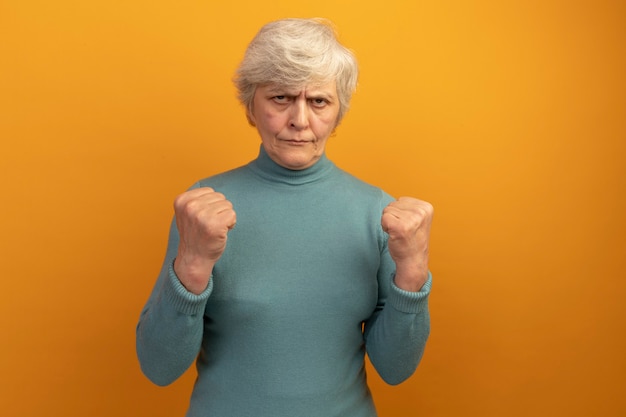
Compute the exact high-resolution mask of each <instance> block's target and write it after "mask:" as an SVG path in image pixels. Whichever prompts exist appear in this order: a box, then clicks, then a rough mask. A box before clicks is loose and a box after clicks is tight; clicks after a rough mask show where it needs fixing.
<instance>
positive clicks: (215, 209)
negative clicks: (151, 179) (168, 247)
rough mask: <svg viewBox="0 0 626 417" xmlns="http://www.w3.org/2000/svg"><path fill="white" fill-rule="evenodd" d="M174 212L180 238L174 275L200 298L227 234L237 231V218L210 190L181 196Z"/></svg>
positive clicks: (186, 193) (202, 189)
mask: <svg viewBox="0 0 626 417" xmlns="http://www.w3.org/2000/svg"><path fill="white" fill-rule="evenodd" d="M174 212H175V214H176V226H177V228H178V233H179V235H180V243H179V245H178V255H177V257H176V260H175V262H174V271H175V272H176V275H177V276H178V279H179V280H180V281H181V283H182V284H183V285H184V286H185V288H187V290H189V291H191V292H193V293H195V294H200V293H201V292H202V291H204V290H205V289H206V287H207V285H208V283H209V279H210V277H211V273H212V272H213V266H214V265H215V263H216V262H217V260H218V259H219V258H220V256H222V253H223V252H224V249H225V248H226V240H227V237H228V231H229V230H230V229H232V228H233V227H235V223H237V215H236V214H235V210H233V205H232V203H231V202H230V201H228V200H227V199H226V197H225V196H224V195H223V194H221V193H218V192H215V191H214V190H213V189H212V188H209V187H202V188H196V189H193V190H190V191H187V192H185V193H183V194H181V195H179V196H178V197H177V198H176V200H175V201H174Z"/></svg>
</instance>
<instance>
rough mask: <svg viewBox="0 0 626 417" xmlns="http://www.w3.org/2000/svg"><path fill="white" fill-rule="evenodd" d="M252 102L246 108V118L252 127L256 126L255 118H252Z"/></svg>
mask: <svg viewBox="0 0 626 417" xmlns="http://www.w3.org/2000/svg"><path fill="white" fill-rule="evenodd" d="M253 106H254V103H250V105H249V106H248V107H247V108H246V119H248V123H249V124H250V126H252V127H256V119H255V118H254V112H253Z"/></svg>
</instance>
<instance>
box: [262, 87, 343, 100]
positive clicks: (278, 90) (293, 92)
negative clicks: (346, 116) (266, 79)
mask: <svg viewBox="0 0 626 417" xmlns="http://www.w3.org/2000/svg"><path fill="white" fill-rule="evenodd" d="M267 93H268V94H272V95H287V96H291V97H297V96H299V95H300V90H297V89H294V88H289V87H281V86H275V87H270V88H268V89H267ZM306 98H322V99H326V100H330V101H332V100H334V99H335V95H334V94H332V93H325V92H323V91H319V90H315V89H312V90H311V92H309V93H308V94H307V95H306Z"/></svg>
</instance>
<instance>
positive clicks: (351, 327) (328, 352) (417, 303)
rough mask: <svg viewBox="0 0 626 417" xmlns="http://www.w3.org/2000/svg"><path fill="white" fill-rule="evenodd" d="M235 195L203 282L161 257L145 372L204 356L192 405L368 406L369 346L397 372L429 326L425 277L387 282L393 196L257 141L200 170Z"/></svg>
mask: <svg viewBox="0 0 626 417" xmlns="http://www.w3.org/2000/svg"><path fill="white" fill-rule="evenodd" d="M204 186H210V187H212V188H213V189H215V190H216V191H219V192H221V193H223V194H224V195H225V196H226V198H227V199H228V200H230V201H231V202H232V203H233V206H234V209H235V211H236V213H237V227H236V228H234V229H233V230H231V231H230V233H229V235H228V243H227V247H226V250H225V251H224V253H223V255H222V257H221V258H220V260H219V261H218V262H217V264H216V265H215V268H214V270H213V275H212V277H211V280H210V281H209V285H208V287H207V289H206V290H205V291H204V292H203V293H202V294H200V295H195V294H192V293H190V292H188V291H186V289H185V288H184V287H183V286H182V284H181V283H180V281H179V280H178V278H177V277H176V274H175V273H174V270H173V267H172V264H173V260H174V257H175V256H176V252H177V247H178V232H177V230H176V226H175V222H173V223H172V228H171V231H170V237H169V244H168V249H167V254H166V257H165V261H164V264H163V267H162V270H161V273H160V275H159V277H158V280H157V282H156V284H155V286H154V289H153V291H152V294H151V295H150V298H149V299H148V302H147V303H146V305H145V307H144V309H143V311H142V313H141V317H140V320H139V324H138V326H137V352H138V357H139V361H140V364H141V367H142V369H143V371H144V373H145V374H146V375H147V376H148V377H149V378H150V379H151V380H152V381H153V382H154V383H156V384H159V385H167V384H169V383H171V382H173V381H174V380H176V379H177V378H178V377H179V376H180V375H181V374H183V373H184V372H185V371H186V370H187V369H188V367H189V366H190V365H191V364H192V363H193V362H194V360H195V361H196V368H197V372H198V378H197V380H196V383H195V386H194V389H193V393H192V396H191V401H190V406H189V410H188V412H187V416H188V417H247V416H254V417H308V416H310V417H314V416H315V417H372V416H376V411H375V408H374V405H373V402H372V397H371V395H370V392H369V389H368V387H367V382H366V375H365V368H364V355H365V353H366V352H367V354H368V356H369V358H370V360H371V362H372V364H373V365H374V367H375V368H376V370H377V372H378V373H379V374H380V375H381V377H382V378H383V379H384V380H385V381H387V382H388V383H390V384H397V383H400V382H402V381H403V380H405V379H406V378H408V377H409V376H410V375H411V374H412V373H413V372H414V371H415V369H416V367H417V365H418V363H419V361H420V359H421V357H422V353H423V351H424V345H425V343H426V339H427V337H428V333H429V316H428V304H427V301H428V294H429V291H430V286H431V278H430V277H429V280H428V281H427V283H426V284H425V285H424V287H423V288H422V289H421V290H420V291H419V292H415V293H413V292H408V291H403V290H401V289H399V288H397V287H396V286H395V285H394V284H393V276H394V271H395V265H394V263H393V261H392V259H391V257H390V256H389V253H388V252H387V235H386V234H385V233H384V232H383V231H382V228H381V225H380V219H381V215H382V210H383V208H384V207H385V206H386V205H387V204H389V202H390V201H392V198H391V197H390V196H389V195H387V194H385V193H384V192H382V191H381V190H380V189H378V188H375V187H372V186H370V185H368V184H366V183H364V182H362V181H360V180H358V179H356V178H354V177H353V176H351V175H349V174H347V173H346V172H344V171H342V170H340V169H339V168H337V167H336V166H335V165H334V164H333V163H332V162H331V161H329V160H328V159H327V158H326V156H323V157H322V158H321V159H320V160H319V161H318V162H317V163H316V164H315V165H313V166H312V167H310V168H307V169H305V170H302V171H292V170H288V169H285V168H283V167H281V166H279V165H277V164H275V163H274V162H273V161H272V160H271V159H270V158H269V156H268V155H267V154H266V153H265V151H264V150H263V148H262V147H261V151H260V154H259V156H258V158H257V159H256V160H254V161H252V162H250V163H249V164H247V165H245V166H243V167H240V168H238V169H235V170H232V171H228V172H226V173H223V174H219V175H216V176H213V177H211V178H207V179H205V180H202V181H200V182H198V183H197V184H196V185H194V187H204Z"/></svg>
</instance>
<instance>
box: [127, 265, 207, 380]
mask: <svg viewBox="0 0 626 417" xmlns="http://www.w3.org/2000/svg"><path fill="white" fill-rule="evenodd" d="M170 265H171V263H170ZM164 274H165V275H164ZM211 290H212V285H211V284H210V283H209V286H208V287H207V288H206V290H205V291H204V292H202V293H201V294H199V295H196V294H193V293H190V292H189V291H187V290H186V289H185V287H184V286H183V285H182V284H181V283H180V282H179V281H178V279H177V277H176V276H175V275H174V273H173V268H171V267H168V268H167V269H166V268H164V271H163V272H162V276H160V277H159V280H158V281H157V285H156V286H155V288H154V290H153V294H152V295H151V297H150V299H149V301H148V303H147V304H146V306H145V307H144V310H143V311H142V313H141V317H140V320H139V323H138V325H137V335H136V343H137V355H138V358H139V362H140V365H141V369H142V371H143V372H144V374H145V375H146V376H147V377H148V378H149V379H150V380H151V381H153V382H154V383H155V384H157V385H168V384H170V383H172V382H174V381H175V380H176V379H177V378H178V377H180V376H181V375H182V374H183V373H184V372H185V371H186V370H187V369H188V368H189V366H190V365H191V364H192V363H193V362H194V360H195V358H196V356H197V354H198V352H199V350H200V345H201V343H202V335H203V312H204V308H205V305H206V301H207V299H208V297H209V295H210V293H211Z"/></svg>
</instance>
